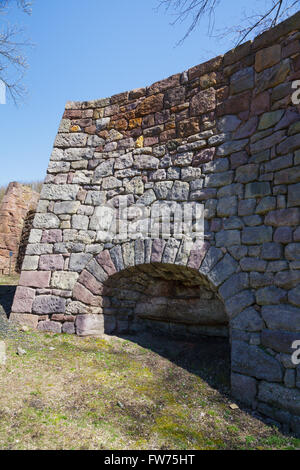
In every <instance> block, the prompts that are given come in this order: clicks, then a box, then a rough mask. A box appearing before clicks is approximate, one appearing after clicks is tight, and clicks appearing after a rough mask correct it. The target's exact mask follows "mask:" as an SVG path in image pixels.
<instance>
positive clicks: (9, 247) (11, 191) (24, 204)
mask: <svg viewBox="0 0 300 470" xmlns="http://www.w3.org/2000/svg"><path fill="white" fill-rule="evenodd" d="M39 197H40V195H39V194H38V193H36V192H35V191H33V190H32V189H31V188H29V187H27V186H23V185H22V184H20V183H10V184H9V185H8V187H7V190H6V193H5V195H4V198H3V200H2V203H1V206H0V274H9V264H10V256H9V253H10V252H12V253H13V256H12V258H11V267H12V272H14V271H15V270H18V268H19V269H20V265H21V264H22V261H23V257H24V254H25V253H24V252H25V249H26V246H25V245H26V237H25V231H24V225H25V228H26V231H27V233H28V231H30V229H31V224H28V221H27V219H28V217H29V214H30V211H33V212H34V211H35V209H36V207H37V203H38V200H39ZM29 219H30V217H29ZM31 220H32V217H31ZM22 253H23V256H22Z"/></svg>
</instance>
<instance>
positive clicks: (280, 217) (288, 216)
mask: <svg viewBox="0 0 300 470" xmlns="http://www.w3.org/2000/svg"><path fill="white" fill-rule="evenodd" d="M299 223H300V209H298V208H293V209H282V210H278V211H271V212H269V213H268V214H267V216H266V218H265V224H266V225H272V226H273V227H282V226H290V225H299Z"/></svg>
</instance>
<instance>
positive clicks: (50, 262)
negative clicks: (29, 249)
mask: <svg viewBox="0 0 300 470" xmlns="http://www.w3.org/2000/svg"><path fill="white" fill-rule="evenodd" d="M39 268H40V269H41V270H42V271H62V270H63V269H64V258H63V256H62V255H42V256H41V257H40V262H39Z"/></svg>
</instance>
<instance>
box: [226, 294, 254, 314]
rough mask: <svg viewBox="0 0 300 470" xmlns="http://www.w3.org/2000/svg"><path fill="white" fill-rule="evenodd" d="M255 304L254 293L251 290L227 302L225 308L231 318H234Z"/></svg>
mask: <svg viewBox="0 0 300 470" xmlns="http://www.w3.org/2000/svg"><path fill="white" fill-rule="evenodd" d="M254 303H255V297H254V294H253V292H252V291H251V290H243V291H241V292H239V293H238V294H236V295H234V296H233V297H230V298H229V299H228V300H226V302H225V307H226V311H227V313H228V315H229V316H230V318H234V317H235V316H236V315H238V314H239V313H240V312H241V311H242V310H244V309H245V308H247V307H249V306H250V305H253V304H254Z"/></svg>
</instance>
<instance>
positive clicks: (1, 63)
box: [0, 0, 32, 103]
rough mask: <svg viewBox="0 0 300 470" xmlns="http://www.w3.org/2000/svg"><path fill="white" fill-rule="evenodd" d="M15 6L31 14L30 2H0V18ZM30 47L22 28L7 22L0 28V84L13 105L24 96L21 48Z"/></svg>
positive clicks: (13, 0)
mask: <svg viewBox="0 0 300 470" xmlns="http://www.w3.org/2000/svg"><path fill="white" fill-rule="evenodd" d="M14 4H15V5H17V7H18V8H20V9H21V10H22V11H24V13H27V14H28V15H30V14H31V4H32V2H29V1H26V0H0V18H1V16H2V17H4V16H5V15H7V14H8V13H9V11H10V9H11V8H12V7H13V6H14ZM28 45H30V43H29V41H28V40H26V39H24V32H23V30H22V28H19V27H18V26H16V25H11V24H10V23H9V22H6V23H4V21H2V25H1V27H0V82H2V83H4V85H5V87H6V89H7V91H8V92H9V95H10V96H11V98H12V99H13V101H14V102H15V103H17V101H18V100H19V99H20V98H21V97H23V96H24V93H25V89H24V87H23V86H22V78H23V75H24V71H25V69H26V67H27V62H26V58H25V56H24V54H23V48H24V47H25V46H28Z"/></svg>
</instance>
